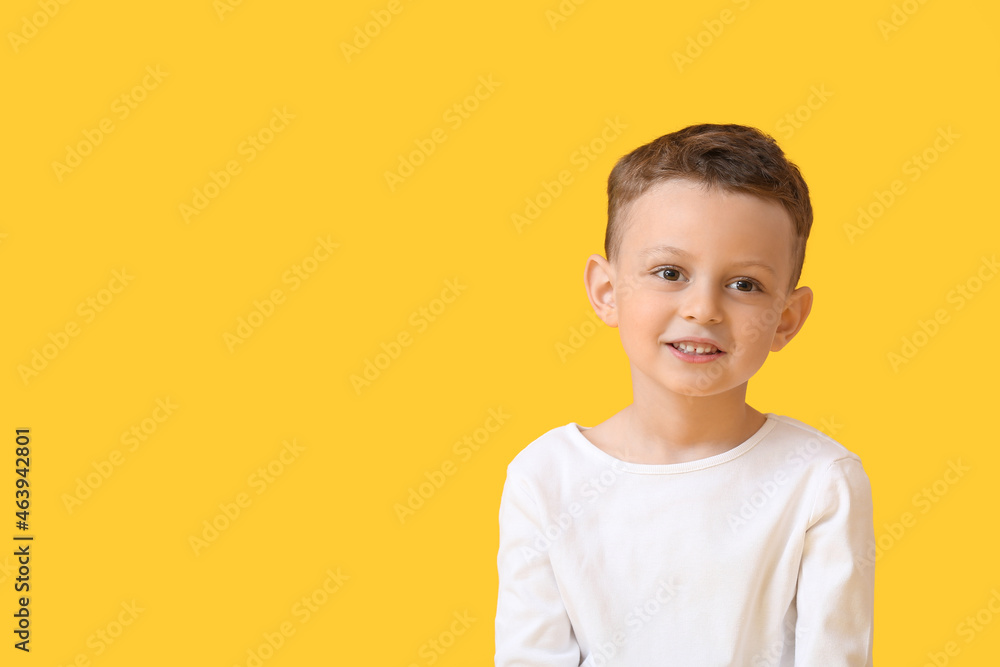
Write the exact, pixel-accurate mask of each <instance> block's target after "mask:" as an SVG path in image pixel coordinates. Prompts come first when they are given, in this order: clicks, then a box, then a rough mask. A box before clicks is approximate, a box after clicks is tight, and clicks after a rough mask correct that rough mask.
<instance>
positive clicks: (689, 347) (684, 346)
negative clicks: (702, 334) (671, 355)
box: [671, 341, 721, 355]
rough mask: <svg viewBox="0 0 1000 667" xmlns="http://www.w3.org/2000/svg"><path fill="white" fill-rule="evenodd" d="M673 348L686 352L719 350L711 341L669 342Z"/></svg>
mask: <svg viewBox="0 0 1000 667" xmlns="http://www.w3.org/2000/svg"><path fill="white" fill-rule="evenodd" d="M671 345H672V346H673V348H674V349H675V350H680V351H681V352H684V353H686V354H704V355H710V354H717V353H719V352H721V350H720V349H719V348H717V347H715V346H714V345H712V344H711V343H687V342H684V341H678V342H676V343H671Z"/></svg>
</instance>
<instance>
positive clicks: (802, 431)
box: [495, 125, 874, 667]
mask: <svg viewBox="0 0 1000 667" xmlns="http://www.w3.org/2000/svg"><path fill="white" fill-rule="evenodd" d="M811 224H812V207H811V204H810V201H809V191H808V189H807V187H806V184H805V182H804V181H803V179H802V176H801V175H800V172H799V170H798V168H797V167H796V166H795V165H794V164H792V163H791V162H789V161H788V160H787V159H786V158H785V156H784V153H783V152H782V151H781V149H780V148H779V147H778V146H777V144H776V143H775V142H774V140H773V139H772V138H771V137H769V136H768V135H766V134H764V133H762V132H760V131H758V130H755V129H753V128H750V127H745V126H740V125H695V126H691V127H687V128H684V129H682V130H679V131H677V132H674V133H672V134H668V135H665V136H663V137H660V138H659V139H656V140H655V141H653V142H651V143H649V144H647V145H645V146H642V147H640V148H637V149H636V150H635V151H633V152H632V153H630V154H628V155H626V156H624V157H623V158H621V159H620V160H619V161H618V163H617V164H616V165H615V167H614V169H613V170H612V172H611V175H610V177H609V179H608V227H607V233H606V238H605V254H606V255H607V257H606V258H605V257H602V256H601V255H592V256H591V257H590V258H589V259H588V261H587V266H586V270H585V272H584V282H585V285H586V289H587V294H588V297H589V299H590V302H591V304H592V306H593V307H594V309H595V311H596V312H597V315H598V316H599V317H600V318H601V320H602V321H604V323H605V324H607V325H608V326H611V327H617V328H618V330H619V334H620V337H621V341H622V347H623V348H624V350H625V354H626V355H627V357H628V360H629V366H630V369H631V376H632V390H633V402H632V404H631V405H629V406H627V407H625V408H624V409H623V410H621V411H620V412H618V413H617V414H615V415H613V416H612V417H610V418H609V419H608V420H607V421H605V422H602V423H600V424H598V425H596V426H593V427H589V428H585V427H582V426H580V425H578V424H576V423H575V422H570V423H569V424H566V425H565V426H561V427H558V428H555V429H553V430H551V431H549V432H548V433H545V434H544V435H542V436H541V437H540V438H538V439H537V440H535V441H534V442H532V443H531V444H529V445H528V446H527V447H526V448H524V449H523V450H522V451H521V452H520V453H519V454H518V455H517V456H516V457H515V458H514V460H513V461H512V462H511V463H510V465H509V466H508V468H507V480H506V482H505V484H504V489H503V495H502V497H501V502H500V548H499V552H498V556H497V568H498V572H499V584H500V586H499V594H498V600H497V615H496V656H495V659H496V660H495V661H496V665H497V666H498V667H514V666H515V665H516V666H518V667H528V666H539V667H541V666H543V665H544V666H545V667H559V666H566V667H570V666H572V667H577V666H579V665H583V666H585V667H599V666H602V665H623V666H628V667H632V666H634V667H650V666H653V665H656V666H659V665H680V666H683V667H708V666H710V665H733V666H747V667H763V666H765V665H768V666H770V665H773V666H787V665H795V666H796V667H800V666H802V665H809V666H816V667H836V666H841V665H852V666H853V665H858V666H866V665H871V664H872V639H873V630H872V618H873V600H874V567H873V563H872V562H871V559H870V558H869V557H868V554H869V552H870V550H874V528H873V525H872V500H871V487H870V485H869V480H868V477H867V475H866V473H865V471H864V469H863V468H862V465H861V461H860V459H859V458H858V457H857V456H856V455H854V454H853V453H851V452H850V451H848V450H847V449H845V448H844V447H843V446H842V445H840V444H839V443H837V442H835V441H834V440H832V439H831V438H829V437H827V436H826V435H824V434H822V433H821V432H819V431H818V430H816V429H814V428H812V427H810V426H807V425H806V424H804V423H802V422H800V421H797V420H795V419H792V418H790V417H786V416H782V415H777V414H774V413H770V412H768V413H761V412H758V411H757V410H755V409H754V408H752V407H750V406H749V405H747V403H746V391H747V382H748V381H749V379H750V378H751V376H753V374H754V373H756V372H757V370H758V369H759V368H760V367H761V366H762V364H763V363H764V359H765V358H766V357H767V355H768V353H769V352H774V351H778V350H780V349H781V348H783V347H784V346H785V345H786V344H788V342H789V341H790V340H791V339H792V338H793V337H794V336H795V334H796V333H798V331H799V329H800V328H801V327H802V325H803V323H804V322H805V319H806V317H807V316H808V314H809V310H810V307H811V305H812V291H811V290H810V289H809V288H808V287H796V285H797V284H798V280H799V275H800V272H801V270H802V262H803V259H804V256H805V245H806V240H807V238H808V236H809V229H810V226H811ZM817 381H818V380H817Z"/></svg>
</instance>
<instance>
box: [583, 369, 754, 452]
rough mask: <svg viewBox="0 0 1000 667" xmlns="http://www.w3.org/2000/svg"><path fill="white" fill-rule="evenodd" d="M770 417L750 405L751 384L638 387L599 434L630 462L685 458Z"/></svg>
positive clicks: (741, 437)
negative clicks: (685, 389) (665, 389)
mask: <svg viewBox="0 0 1000 667" xmlns="http://www.w3.org/2000/svg"><path fill="white" fill-rule="evenodd" d="M765 421H766V417H765V416H764V415H763V414H762V413H760V412H759V411H757V410H755V409H754V408H752V407H750V406H749V405H747V403H746V384H744V385H741V386H740V387H735V388H733V389H732V390H730V391H728V392H725V393H723V394H716V395H714V396H697V397H694V396H683V395H679V394H672V393H666V394H663V393H657V392H634V396H633V402H632V404H631V405H629V406H627V407H626V408H625V409H623V410H622V411H621V412H619V413H618V414H616V415H614V416H613V417H612V418H611V419H609V420H608V421H607V422H605V424H602V425H601V426H606V427H607V428H604V429H601V432H600V433H599V434H595V435H599V436H600V437H601V438H602V443H601V448H602V449H605V450H606V451H609V453H612V454H613V455H614V456H616V457H618V458H621V459H623V460H626V461H629V462H630V463H646V464H666V463H683V462H687V461H695V460H698V459H703V458H708V457H709V456H716V455H718V454H722V453H724V452H727V451H729V450H730V449H733V448H734V447H737V446H738V445H740V444H741V443H743V442H744V441H746V440H747V439H748V438H750V436H752V435H753V434H754V433H756V432H757V431H758V430H760V428H761V427H762V426H763V425H764V422H765ZM596 428H598V427H595V429H596ZM595 444H596V443H595Z"/></svg>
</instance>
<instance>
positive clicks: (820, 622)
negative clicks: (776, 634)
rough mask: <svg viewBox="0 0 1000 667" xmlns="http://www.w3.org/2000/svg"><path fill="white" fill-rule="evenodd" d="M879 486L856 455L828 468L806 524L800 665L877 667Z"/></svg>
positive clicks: (801, 571)
mask: <svg viewBox="0 0 1000 667" xmlns="http://www.w3.org/2000/svg"><path fill="white" fill-rule="evenodd" d="M874 551H875V529H874V526H873V511H872V492H871V484H870V482H869V480H868V475H867V474H865V471H864V468H863V467H862V465H861V461H859V460H858V459H856V458H844V459H838V460H837V461H834V462H833V463H831V464H830V466H829V468H828V469H827V471H826V481H825V483H824V486H823V487H822V488H821V489H820V490H819V493H818V495H817V497H816V502H815V505H814V507H813V510H812V513H811V516H810V519H809V526H808V527H807V529H806V534H805V541H804V544H803V549H802V562H801V565H800V568H799V581H798V587H797V592H796V611H797V620H796V626H795V666H796V667H815V666H817V665H822V666H823V667H871V665H872V641H873V639H874V626H873V620H874V606H875V604H874V603H875V597H874V594H875V563H874V559H873V558H872V557H871V554H873V553H874Z"/></svg>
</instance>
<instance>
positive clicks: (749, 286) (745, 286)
mask: <svg viewBox="0 0 1000 667" xmlns="http://www.w3.org/2000/svg"><path fill="white" fill-rule="evenodd" d="M729 284H730V285H736V289H737V290H739V291H740V292H753V291H754V290H755V289H757V285H755V284H754V283H753V282H752V281H750V280H746V279H745V278H740V279H739V280H734V281H733V282H731V283H729Z"/></svg>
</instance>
